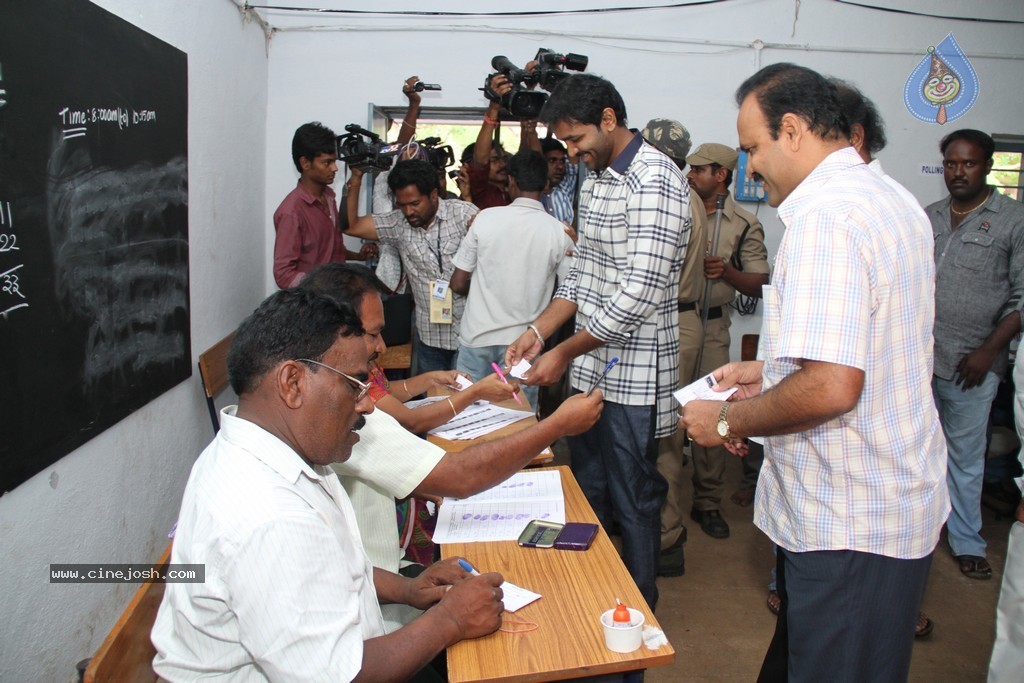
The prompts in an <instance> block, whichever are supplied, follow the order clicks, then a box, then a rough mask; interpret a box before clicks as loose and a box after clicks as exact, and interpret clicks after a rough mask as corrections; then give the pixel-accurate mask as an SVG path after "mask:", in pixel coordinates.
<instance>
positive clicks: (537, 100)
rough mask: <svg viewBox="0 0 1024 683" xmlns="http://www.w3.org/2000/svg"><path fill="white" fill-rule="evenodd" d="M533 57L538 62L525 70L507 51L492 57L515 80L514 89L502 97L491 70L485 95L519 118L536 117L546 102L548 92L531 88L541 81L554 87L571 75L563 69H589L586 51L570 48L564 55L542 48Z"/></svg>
mask: <svg viewBox="0 0 1024 683" xmlns="http://www.w3.org/2000/svg"><path fill="white" fill-rule="evenodd" d="M534 61H535V62H537V65H536V66H535V67H534V68H533V69H532V70H530V71H526V70H525V69H520V68H519V67H517V66H516V65H515V64H513V63H512V62H511V61H510V60H509V58H508V57H506V56H504V55H497V56H495V57H494V58H493V59H491V68H492V69H494V70H495V71H496V72H497V73H500V74H503V75H504V76H505V78H507V79H508V81H509V83H511V84H512V90H510V91H509V92H508V93H506V94H505V96H504V97H500V96H499V95H498V93H496V92H495V91H494V90H493V89H492V88H491V79H492V78H493V77H494V76H495V75H497V74H491V75H489V76H488V77H487V80H486V81H484V96H485V97H487V99H489V100H491V101H492V102H500V103H501V106H503V107H504V108H505V109H507V110H508V111H509V112H510V113H511V114H512V116H515V117H516V118H521V119H532V118H536V117H537V115H538V114H540V110H541V108H542V107H543V106H544V103H545V102H547V99H548V95H547V93H543V92H538V91H536V90H530V88H531V87H532V86H535V85H539V86H540V87H541V88H543V89H545V90H548V91H551V90H553V89H554V88H555V87H556V86H557V85H558V84H559V83H560V82H561V81H562V79H563V78H565V77H566V76H568V75H569V74H567V73H565V71H564V69H569V70H571V71H586V69H587V63H588V61H589V60H588V59H587V57H586V55H577V54H573V53H571V52H570V53H569V54H565V55H562V54H559V53H557V52H552V51H551V50H548V49H545V48H540V49H539V50H537V56H536V57H534Z"/></svg>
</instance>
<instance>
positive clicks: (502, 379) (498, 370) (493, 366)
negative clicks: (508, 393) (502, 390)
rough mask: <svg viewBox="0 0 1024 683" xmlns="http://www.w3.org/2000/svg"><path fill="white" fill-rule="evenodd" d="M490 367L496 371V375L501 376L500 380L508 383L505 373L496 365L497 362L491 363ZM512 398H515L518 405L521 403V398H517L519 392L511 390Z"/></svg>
mask: <svg viewBox="0 0 1024 683" xmlns="http://www.w3.org/2000/svg"><path fill="white" fill-rule="evenodd" d="M491 367H492V368H494V371H495V372H496V373H498V377H500V378H501V381H502V382H504V383H505V384H508V380H507V379H505V373H503V372H502V371H501V368H499V367H498V364H497V363H491ZM512 398H514V399H515V400H516V403H518V404H519V405H523V402H522V401H521V400H519V394H517V393H516V392H514V391H513V392H512Z"/></svg>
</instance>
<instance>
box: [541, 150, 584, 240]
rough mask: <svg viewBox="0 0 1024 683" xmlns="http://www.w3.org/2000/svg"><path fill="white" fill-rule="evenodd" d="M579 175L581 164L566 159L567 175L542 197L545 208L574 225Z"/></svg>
mask: <svg viewBox="0 0 1024 683" xmlns="http://www.w3.org/2000/svg"><path fill="white" fill-rule="evenodd" d="M578 176H579V165H578V164H574V163H571V162H569V161H568V160H566V163H565V177H564V178H562V182H560V183H558V184H557V185H555V186H554V187H553V188H551V192H550V193H549V194H547V195H545V196H544V197H543V198H542V200H543V201H542V202H541V203H542V204H544V210H545V211H547V212H548V213H549V214H551V215H552V216H554V217H555V218H557V219H558V220H560V221H562V222H564V223H568V224H569V225H572V218H573V206H572V204H573V200H574V199H576V178H577V177H578Z"/></svg>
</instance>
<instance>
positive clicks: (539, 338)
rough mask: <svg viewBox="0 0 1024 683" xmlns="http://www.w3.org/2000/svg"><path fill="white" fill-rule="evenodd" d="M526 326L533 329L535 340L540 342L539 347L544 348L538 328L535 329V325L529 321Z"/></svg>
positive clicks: (542, 338)
mask: <svg viewBox="0 0 1024 683" xmlns="http://www.w3.org/2000/svg"><path fill="white" fill-rule="evenodd" d="M527 327H529V328H530V329H531V330H533V333H534V334H535V335H537V341H539V342H540V346H541V348H544V337H542V336H541V334H540V330H538V329H537V326H536V325H534V324H533V323H530V324H529V325H527Z"/></svg>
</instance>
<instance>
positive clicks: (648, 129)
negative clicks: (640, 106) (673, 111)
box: [640, 119, 693, 162]
mask: <svg viewBox="0 0 1024 683" xmlns="http://www.w3.org/2000/svg"><path fill="white" fill-rule="evenodd" d="M640 135H642V136H643V137H644V140H647V142H649V143H651V144H652V145H654V146H655V147H657V148H658V149H659V150H661V151H662V152H664V153H665V154H667V155H668V156H670V157H672V158H673V159H678V160H679V161H680V162H682V161H684V160H685V159H686V155H687V154H689V153H690V146H691V145H692V144H693V143H692V142H691V141H690V131H688V130H686V126H684V125H683V124H681V123H679V122H678V121H673V120H672V119H651V120H650V121H648V122H647V125H646V126H644V129H643V130H642V131H640Z"/></svg>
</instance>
